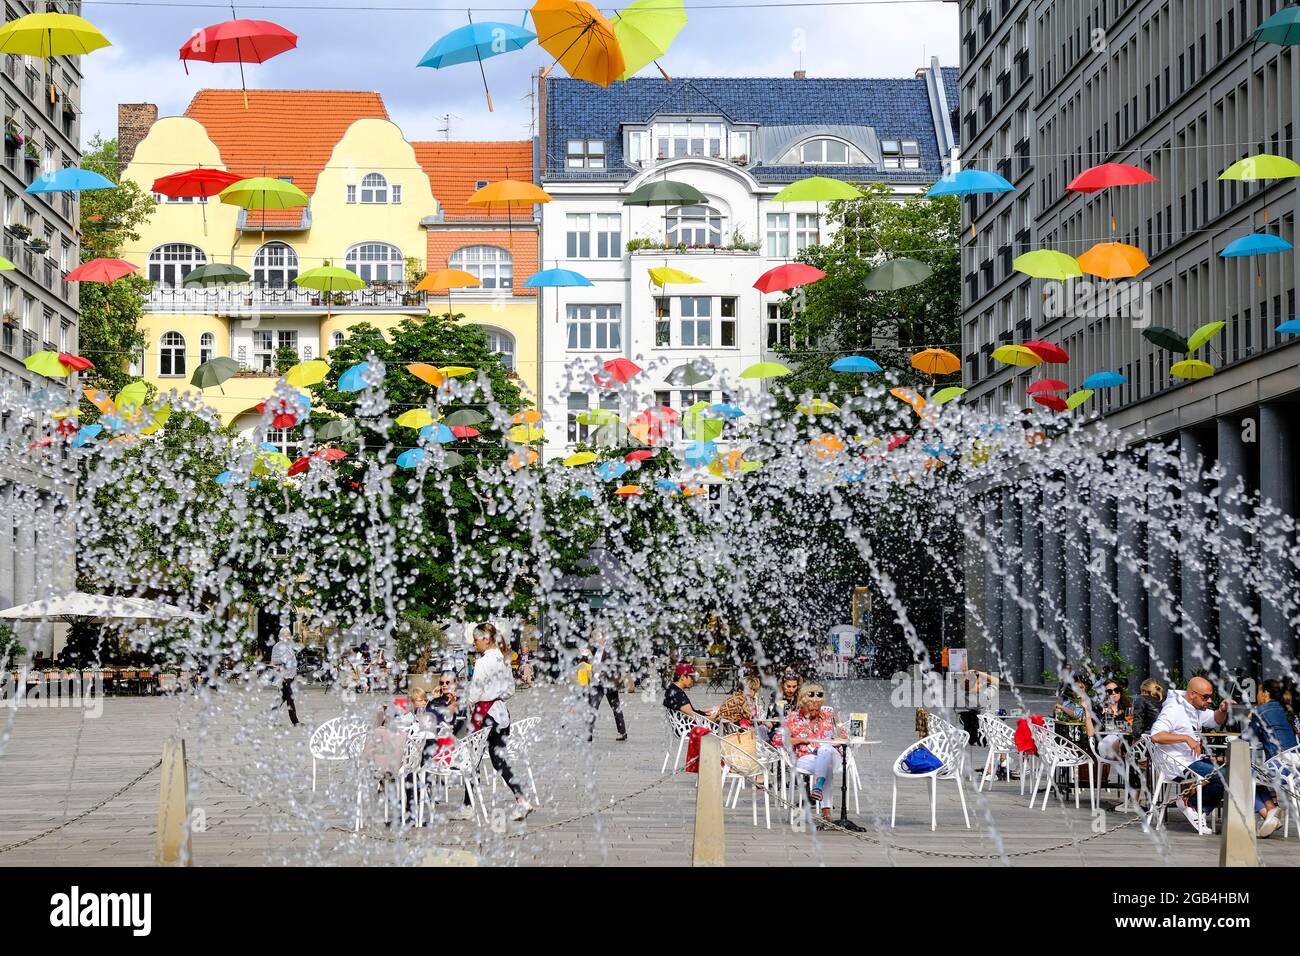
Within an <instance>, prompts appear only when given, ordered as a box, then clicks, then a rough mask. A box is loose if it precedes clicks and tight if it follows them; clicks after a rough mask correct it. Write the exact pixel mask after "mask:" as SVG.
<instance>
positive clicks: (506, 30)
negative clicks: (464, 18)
mask: <svg viewBox="0 0 1300 956" xmlns="http://www.w3.org/2000/svg"><path fill="white" fill-rule="evenodd" d="M536 39H537V34H536V33H533V32H531V31H529V30H525V29H524V28H523V27H519V26H515V25H514V24H510V23H494V22H491V21H486V20H485V21H483V22H482V23H470V24H467V25H466V26H463V27H459V28H458V29H455V30H452V31H451V32H450V33H448V34H446V35H445V36H442V37H440V38H439V39H438V40H437V42H435V43H434V44H433V46H431V47H429V49H428V50H427V51H426V52H425V54H424V56H422V57H421V58H420V62H419V63H417V64H416V66H427V67H429V68H430V69H434V70H441V69H443V68H444V67H448V66H459V65H460V64H462V63H475V62H480V61H482V60H486V59H488V58H490V57H494V56H497V55H498V54H501V53H513V52H514V51H515V50H522V49H523V48H524V47H526V46H528V44H530V43H532V42H533V41H534V40H536Z"/></svg>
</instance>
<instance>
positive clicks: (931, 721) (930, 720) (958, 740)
mask: <svg viewBox="0 0 1300 956" xmlns="http://www.w3.org/2000/svg"><path fill="white" fill-rule="evenodd" d="M926 731H927V732H928V733H929V734H930V735H931V736H933V735H935V734H943V735H944V736H945V737H947V738H948V739H949V740H951V741H952V744H953V747H954V750H955V753H956V756H957V768H956V772H957V773H959V774H961V775H962V776H963V777H964V776H966V773H967V768H966V760H967V756H968V748H969V747H970V734H968V733H967V732H966V731H965V730H964V729H963V728H961V727H958V726H957V725H956V724H954V723H951V722H949V721H947V720H944V719H943V718H942V717H940V716H939V715H938V714H936V713H934V712H933V711H931V712H930V713H929V714H928V715H927V717H926Z"/></svg>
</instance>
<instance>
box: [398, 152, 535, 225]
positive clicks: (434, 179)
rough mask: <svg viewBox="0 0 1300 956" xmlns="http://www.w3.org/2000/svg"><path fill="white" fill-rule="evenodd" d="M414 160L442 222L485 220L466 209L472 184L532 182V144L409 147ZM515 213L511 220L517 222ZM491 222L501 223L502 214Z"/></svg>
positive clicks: (480, 212) (478, 211) (477, 210)
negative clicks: (412, 151)
mask: <svg viewBox="0 0 1300 956" xmlns="http://www.w3.org/2000/svg"><path fill="white" fill-rule="evenodd" d="M411 145H412V146H413V147H415V158H416V159H417V160H419V163H420V165H421V166H423V167H424V171H425V173H426V174H427V175H428V177H429V185H430V186H431V187H432V188H433V198H434V199H436V200H438V203H439V205H440V206H441V207H442V212H443V218H445V219H448V220H457V219H486V218H489V217H488V216H487V215H486V214H485V213H484V211H483V210H482V209H480V208H476V207H474V206H467V205H466V204H465V200H467V199H468V198H469V197H470V196H471V195H473V193H474V190H475V189H476V188H477V187H476V186H475V183H477V182H480V181H482V180H487V181H488V182H496V181H497V180H500V179H519V180H523V181H524V182H532V181H533V144H532V143H531V142H530V141H528V140H508V141H503V142H477V143H473V142H447V143H443V142H433V143H412V144H411ZM521 215H522V214H521V213H520V212H518V211H516V212H515V214H514V218H516V219H519V218H521ZM490 218H492V219H501V220H503V221H504V220H505V219H506V218H507V217H506V213H505V211H504V210H502V211H499V212H498V211H494V212H493V213H492V214H491V217H490Z"/></svg>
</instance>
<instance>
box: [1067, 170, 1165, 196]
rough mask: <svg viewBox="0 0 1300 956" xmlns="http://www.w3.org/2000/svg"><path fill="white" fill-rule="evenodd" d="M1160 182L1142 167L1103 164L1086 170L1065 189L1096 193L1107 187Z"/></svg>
mask: <svg viewBox="0 0 1300 956" xmlns="http://www.w3.org/2000/svg"><path fill="white" fill-rule="evenodd" d="M1159 181H1160V180H1158V179H1156V177H1154V176H1152V175H1151V174H1150V173H1149V172H1147V171H1146V170H1145V169H1143V168H1142V167H1140V166H1129V165H1126V164H1125V163H1102V164H1101V165H1100V166H1093V167H1092V168H1091V169H1085V170H1084V171H1083V172H1081V173H1080V174H1079V175H1077V176H1075V177H1074V178H1073V179H1072V180H1070V185H1068V186H1066V187H1065V188H1066V189H1067V190H1068V191H1069V192H1075V193H1095V192H1097V191H1098V190H1101V189H1105V188H1106V187H1107V186H1137V185H1140V184H1142V183H1155V182H1159Z"/></svg>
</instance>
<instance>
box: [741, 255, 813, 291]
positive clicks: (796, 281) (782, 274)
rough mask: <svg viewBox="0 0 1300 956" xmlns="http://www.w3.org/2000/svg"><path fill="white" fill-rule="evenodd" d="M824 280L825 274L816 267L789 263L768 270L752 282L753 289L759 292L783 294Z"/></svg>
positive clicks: (800, 263)
mask: <svg viewBox="0 0 1300 956" xmlns="http://www.w3.org/2000/svg"><path fill="white" fill-rule="evenodd" d="M824 278H826V273H824V272H822V270H821V269H818V268H817V267H816V266H810V265H805V264H804V263H802V262H791V263H787V264H786V265H783V266H777V267H775V268H773V269H768V270H767V271H766V272H764V273H763V274H762V275H761V276H759V277H758V278H757V279H756V280H754V288H755V289H757V290H758V291H759V292H784V291H786V290H787V289H794V288H797V287H798V286H801V285H808V284H809V283H810V282H816V281H818V280H819V279H824Z"/></svg>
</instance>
